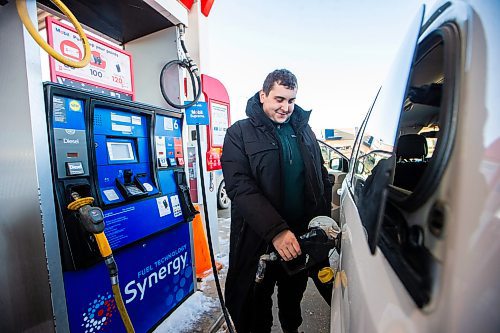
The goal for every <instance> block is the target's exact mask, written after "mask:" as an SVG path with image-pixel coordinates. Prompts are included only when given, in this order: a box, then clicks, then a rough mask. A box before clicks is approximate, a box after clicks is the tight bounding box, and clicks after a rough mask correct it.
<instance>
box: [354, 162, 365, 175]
mask: <svg viewBox="0 0 500 333" xmlns="http://www.w3.org/2000/svg"><path fill="white" fill-rule="evenodd" d="M364 171H365V164H364V163H363V162H361V161H357V162H356V173H357V174H358V175H360V174H363V172H364Z"/></svg>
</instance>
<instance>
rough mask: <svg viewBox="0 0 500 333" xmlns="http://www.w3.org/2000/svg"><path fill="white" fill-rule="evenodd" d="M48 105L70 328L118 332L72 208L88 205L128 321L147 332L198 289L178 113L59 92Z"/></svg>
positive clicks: (97, 255) (98, 261) (107, 292)
mask: <svg viewBox="0 0 500 333" xmlns="http://www.w3.org/2000/svg"><path fill="white" fill-rule="evenodd" d="M45 99H46V109H47V124H48V133H49V141H50V142H49V144H50V151H51V164H52V172H53V182H54V189H55V201H56V203H55V204H56V205H55V206H56V213H57V224H58V232H59V239H60V250H61V258H62V269H63V279H64V290H65V297H66V306H67V313H68V319H69V326H70V329H71V331H72V332H79V331H90V330H89V328H93V329H94V331H99V330H100V329H101V328H103V327H105V328H106V330H108V331H110V332H120V331H124V324H123V323H122V321H121V320H120V318H119V317H118V316H116V314H117V312H116V311H114V310H115V309H116V308H117V306H118V305H119V304H117V301H115V300H114V298H113V294H112V292H111V289H110V288H109V281H108V279H107V276H108V274H107V272H106V267H105V266H106V265H104V263H103V262H102V257H101V252H100V244H99V240H98V239H97V238H96V237H94V233H93V232H92V230H89V229H88V228H86V227H85V225H84V224H83V223H82V220H83V215H84V214H83V213H81V212H80V213H77V212H76V211H77V210H76V209H74V207H71V204H72V203H74V202H75V199H79V198H85V197H86V198H94V203H93V206H96V207H100V209H102V218H101V216H100V214H99V213H98V212H97V211H95V210H94V212H92V211H88V210H87V212H88V213H89V214H87V215H88V216H87V219H90V221H91V222H90V225H91V226H93V225H94V224H93V223H92V221H93V218H94V219H95V220H99V219H100V220H101V221H102V220H104V224H105V228H104V233H105V235H106V237H107V239H108V241H109V247H110V250H112V251H113V254H114V258H115V260H116V264H117V266H118V267H119V277H120V286H121V294H122V296H123V301H124V304H125V307H126V308H127V310H128V314H129V316H130V320H131V322H132V323H133V325H134V327H135V329H136V330H137V332H146V331H149V330H151V329H152V328H153V327H155V326H156V325H157V324H158V323H159V322H160V321H161V319H162V318H164V317H165V316H166V315H168V314H169V313H170V312H171V311H172V310H173V309H174V308H175V307H176V306H177V305H178V304H179V303H180V302H182V301H183V300H184V299H185V298H186V297H188V296H189V295H190V294H192V293H193V292H194V286H195V277H194V274H193V267H192V262H193V260H192V253H191V240H190V230H189V228H190V226H189V223H187V222H189V221H191V220H192V218H193V216H194V214H195V212H194V209H193V207H192V204H191V201H190V200H189V188H188V186H187V184H186V177H185V174H184V156H183V150H182V113H180V112H175V111H168V110H162V109H159V108H156V107H152V106H148V105H145V104H140V103H136V102H129V101H124V100H117V99H113V98H109V97H105V96H102V95H97V94H93V93H85V92H82V91H79V90H76V89H72V88H68V87H64V86H61V85H57V84H46V85H45ZM68 206H69V207H68ZM98 224H99V223H95V225H98Z"/></svg>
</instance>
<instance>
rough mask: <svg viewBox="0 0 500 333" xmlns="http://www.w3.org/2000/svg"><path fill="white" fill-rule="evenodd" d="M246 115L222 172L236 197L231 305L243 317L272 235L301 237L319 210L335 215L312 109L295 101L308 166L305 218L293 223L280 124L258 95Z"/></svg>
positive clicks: (230, 137) (228, 143)
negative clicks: (287, 215) (286, 209)
mask: <svg viewBox="0 0 500 333" xmlns="http://www.w3.org/2000/svg"><path fill="white" fill-rule="evenodd" d="M246 114H247V116H248V118H247V119H244V120H240V121H238V122H236V123H235V124H233V125H232V126H231V127H230V128H229V129H228V130H227V133H226V137H225V139H224V147H223V153H222V158H221V162H222V171H223V173H224V181H225V184H226V191H227V193H228V196H229V198H230V199H231V235H230V254H229V270H228V274H227V278H226V284H225V298H226V305H227V307H228V309H229V311H230V313H231V316H232V317H233V320H235V321H238V318H239V317H240V313H241V311H242V305H243V302H244V301H245V299H246V298H247V296H248V295H249V293H250V292H251V290H252V289H253V288H251V287H252V286H253V281H254V278H255V273H256V270H257V264H258V260H259V257H260V256H261V255H262V254H264V253H265V252H266V251H268V250H269V249H270V248H271V247H272V239H273V238H274V237H275V236H276V235H277V234H278V233H280V232H281V231H283V230H286V229H290V230H292V231H293V232H294V233H295V234H296V236H299V235H300V234H302V233H303V232H305V231H306V230H307V225H308V222H309V221H310V219H311V218H313V217H315V216H318V215H326V216H330V202H331V184H330V182H329V180H328V173H327V171H326V169H325V168H324V166H323V158H322V156H321V151H320V149H319V146H318V143H317V142H316V137H315V135H314V133H313V131H312V130H311V128H310V127H309V125H308V124H307V123H308V121H309V116H310V112H308V111H304V110H303V109H302V108H300V107H299V106H297V105H295V108H294V112H293V113H292V116H291V119H290V122H291V125H292V127H293V129H294V131H295V134H296V136H297V140H298V143H299V147H300V151H301V153H302V157H303V161H304V169H305V178H306V179H305V186H304V198H305V203H304V210H305V211H304V214H305V216H304V219H303V223H300V225H298V226H294V227H293V228H291V226H289V225H288V224H287V221H285V220H284V218H283V217H282V216H284V214H283V211H282V209H283V200H282V199H283V193H282V188H283V179H282V175H283V172H282V170H283V167H282V166H283V163H284V161H283V157H282V153H281V151H282V150H281V147H280V144H281V143H280V140H279V138H278V136H277V134H276V132H275V131H276V128H275V126H274V125H273V123H272V121H271V120H270V119H269V118H268V117H267V115H266V114H265V113H264V111H263V109H262V104H261V103H260V101H259V95H258V94H256V95H255V96H253V97H252V98H250V99H249V100H248V103H247V109H246Z"/></svg>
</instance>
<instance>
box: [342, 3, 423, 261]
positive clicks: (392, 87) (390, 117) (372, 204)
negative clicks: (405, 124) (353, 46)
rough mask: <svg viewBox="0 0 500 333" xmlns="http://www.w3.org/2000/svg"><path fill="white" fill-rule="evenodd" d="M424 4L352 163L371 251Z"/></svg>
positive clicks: (357, 200) (356, 198)
mask: <svg viewBox="0 0 500 333" xmlns="http://www.w3.org/2000/svg"><path fill="white" fill-rule="evenodd" d="M424 8H425V7H424V6H422V7H421V8H420V11H419V12H418V13H417V15H416V17H415V19H414V21H413V22H412V24H411V25H410V29H409V31H408V33H407V36H406V38H405V39H404V41H403V43H402V44H401V46H400V50H399V52H398V54H397V56H396V58H395V59H396V61H395V62H394V63H393V65H392V67H391V70H390V71H389V74H388V76H387V78H386V79H385V80H384V84H383V85H382V87H381V89H380V91H379V93H378V95H377V98H376V101H375V103H374V104H373V107H372V110H371V112H370V115H369V117H368V119H367V121H366V125H365V128H364V130H363V131H362V132H361V133H360V136H359V138H360V140H359V148H358V149H357V151H356V156H355V157H354V159H353V161H352V163H351V164H354V165H353V170H352V175H353V176H352V191H353V197H354V201H355V203H356V206H357V207H358V212H359V215H360V218H361V221H362V223H363V226H364V228H365V229H366V232H367V234H368V243H369V246H370V250H371V251H372V253H373V252H375V249H376V246H377V234H376V233H377V231H378V224H379V223H380V216H379V213H380V212H381V211H382V210H383V207H384V205H385V196H386V195H387V186H388V184H389V183H390V181H391V177H392V176H393V169H394V163H395V142H396V137H397V135H398V132H397V130H398V123H399V119H400V115H401V111H402V109H403V102H404V100H405V96H406V90H407V87H408V84H409V76H410V73H411V65H412V62H413V59H414V57H415V48H416V43H417V39H418V36H419V34H420V27H421V25H422V19H423V13H424Z"/></svg>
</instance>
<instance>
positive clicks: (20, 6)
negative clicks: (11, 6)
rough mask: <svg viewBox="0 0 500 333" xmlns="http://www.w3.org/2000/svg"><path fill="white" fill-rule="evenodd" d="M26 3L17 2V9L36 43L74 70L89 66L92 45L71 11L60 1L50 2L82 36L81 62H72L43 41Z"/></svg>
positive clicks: (20, 0)
mask: <svg viewBox="0 0 500 333" xmlns="http://www.w3.org/2000/svg"><path fill="white" fill-rule="evenodd" d="M26 1H27V0H16V7H17V13H18V14H19V18H20V19H21V21H22V22H23V25H24V27H25V28H26V30H28V32H29V34H30V35H31V37H33V39H34V40H35V42H37V44H38V45H40V47H41V48H42V49H44V50H45V52H47V53H48V54H49V55H50V56H51V57H53V58H55V59H56V60H57V61H59V62H61V63H63V64H65V65H67V66H70V67H74V68H82V67H85V66H87V64H88V63H89V62H90V44H89V40H88V39H87V35H85V32H84V31H83V29H82V26H81V25H80V22H78V20H77V19H76V17H75V16H74V15H73V13H71V11H70V10H69V9H68V7H66V6H65V5H64V4H63V3H62V2H61V1H60V0H50V1H51V2H52V3H53V4H54V5H56V6H57V8H59V9H60V10H61V11H62V12H63V13H64V15H66V17H67V18H68V19H69V21H70V22H71V23H72V24H73V26H74V27H75V29H76V31H77V33H78V36H80V40H81V41H82V44H83V50H84V54H83V59H82V60H80V61H73V60H70V59H68V58H66V57H64V56H62V55H60V54H59V53H57V52H56V50H54V48H53V47H51V46H50V45H49V44H48V43H47V42H46V41H44V40H43V38H42V37H41V36H40V34H39V33H38V30H37V29H35V27H33V24H32V23H31V19H30V17H29V15H28V8H27V7H26Z"/></svg>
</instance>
